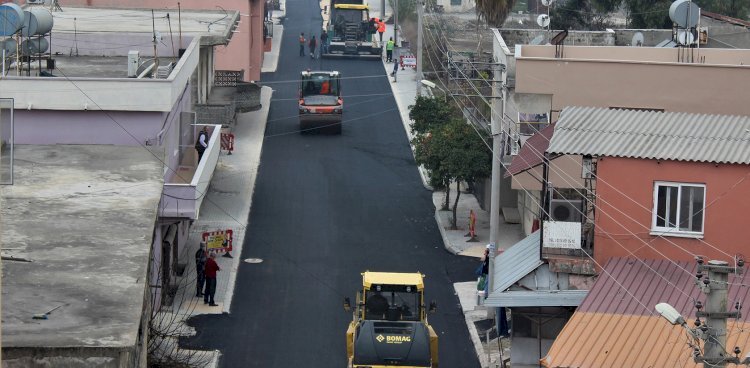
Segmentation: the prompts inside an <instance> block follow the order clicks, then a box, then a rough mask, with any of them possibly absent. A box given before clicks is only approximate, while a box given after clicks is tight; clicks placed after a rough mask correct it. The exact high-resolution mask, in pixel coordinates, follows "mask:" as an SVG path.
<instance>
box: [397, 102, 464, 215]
mask: <svg viewBox="0 0 750 368" xmlns="http://www.w3.org/2000/svg"><path fill="white" fill-rule="evenodd" d="M457 115H458V111H456V109H455V108H454V107H453V106H452V105H448V104H446V103H445V101H444V100H442V99H439V98H436V97H432V98H430V97H424V96H420V97H417V100H416V101H415V103H414V105H411V106H409V118H410V119H411V120H412V121H414V123H413V124H412V126H411V132H412V134H414V136H415V138H414V139H413V140H412V145H413V146H414V147H415V148H414V150H415V152H414V157H415V159H416V162H417V164H419V165H422V166H423V167H424V168H425V169H426V170H427V172H428V173H429V174H430V177H429V181H430V185H431V186H432V187H433V188H435V189H437V190H445V200H444V201H443V206H442V207H441V210H447V209H448V208H449V206H450V180H449V179H448V178H447V177H446V176H445V174H444V172H443V169H442V167H441V163H442V161H443V156H442V151H441V150H442V148H443V147H440V146H438V147H432V140H431V137H432V132H433V131H436V130H438V129H439V127H441V126H443V125H445V124H447V123H448V121H450V119H451V117H453V116H457Z"/></svg>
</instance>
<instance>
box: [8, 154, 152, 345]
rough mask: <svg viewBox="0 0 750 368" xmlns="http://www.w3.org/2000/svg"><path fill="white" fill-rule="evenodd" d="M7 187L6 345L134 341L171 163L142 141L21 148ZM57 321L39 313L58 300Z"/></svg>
mask: <svg viewBox="0 0 750 368" xmlns="http://www.w3.org/2000/svg"><path fill="white" fill-rule="evenodd" d="M14 162H15V171H14V181H15V183H14V185H12V186H3V187H0V200H1V201H2V209H1V210H0V216H2V229H1V230H0V231H1V233H0V234H1V235H2V247H3V252H2V253H3V256H4V257H8V256H12V257H15V258H22V259H28V260H31V262H21V261H12V260H3V267H2V293H3V295H2V336H3V339H2V345H3V347H14V348H22V347H49V348H56V347H83V348H105V347H106V348H113V347H128V346H133V345H134V344H135V342H136V338H137V336H138V328H139V325H140V322H141V312H142V308H143V302H144V293H146V292H147V291H146V289H145V287H146V275H147V272H148V263H149V256H150V252H151V245H152V244H151V243H152V234H153V231H154V224H155V221H156V218H157V208H158V204H159V199H160V196H161V192H162V174H163V171H162V170H163V168H162V163H161V161H159V160H158V159H156V158H155V157H154V156H153V155H152V154H151V153H150V152H149V151H147V150H146V149H144V148H142V147H124V146H109V145H48V146H44V145H41V146H40V145H33V146H32V145H17V146H15V160H14ZM58 306H59V307H60V308H59V309H56V310H55V311H53V312H52V313H51V314H50V315H49V319H47V320H35V319H32V316H33V314H36V313H45V312H47V311H49V310H51V309H53V308H55V307H58Z"/></svg>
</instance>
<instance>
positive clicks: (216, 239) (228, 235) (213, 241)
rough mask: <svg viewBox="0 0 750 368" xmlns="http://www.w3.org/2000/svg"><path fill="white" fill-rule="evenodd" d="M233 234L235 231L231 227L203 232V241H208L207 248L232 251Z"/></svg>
mask: <svg viewBox="0 0 750 368" xmlns="http://www.w3.org/2000/svg"><path fill="white" fill-rule="evenodd" d="M232 235H233V232H232V230H231V229H228V230H220V231H211V232H205V233H203V241H204V242H206V250H208V251H212V250H213V251H224V252H229V251H231V250H232Z"/></svg>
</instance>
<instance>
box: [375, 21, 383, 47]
mask: <svg viewBox="0 0 750 368" xmlns="http://www.w3.org/2000/svg"><path fill="white" fill-rule="evenodd" d="M376 19H377V18H376ZM383 33H385V22H383V20H382V19H378V34H379V35H380V44H381V45H382V44H383Z"/></svg>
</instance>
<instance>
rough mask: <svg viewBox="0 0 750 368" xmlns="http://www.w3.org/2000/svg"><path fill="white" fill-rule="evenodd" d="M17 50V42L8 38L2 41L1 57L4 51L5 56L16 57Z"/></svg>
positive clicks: (0, 46) (0, 43) (0, 47)
mask: <svg viewBox="0 0 750 368" xmlns="http://www.w3.org/2000/svg"><path fill="white" fill-rule="evenodd" d="M16 49H17V47H16V40H14V39H12V38H8V39H6V40H3V41H0V56H2V53H3V50H5V56H10V55H15V54H16Z"/></svg>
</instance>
